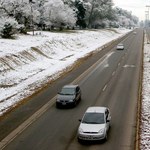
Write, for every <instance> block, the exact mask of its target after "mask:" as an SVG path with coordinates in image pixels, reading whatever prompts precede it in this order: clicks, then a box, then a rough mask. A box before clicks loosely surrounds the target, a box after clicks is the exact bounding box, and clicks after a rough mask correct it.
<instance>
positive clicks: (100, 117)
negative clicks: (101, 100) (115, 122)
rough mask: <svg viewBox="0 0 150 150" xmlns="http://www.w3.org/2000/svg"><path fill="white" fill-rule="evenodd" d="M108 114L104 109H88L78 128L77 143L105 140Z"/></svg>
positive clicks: (107, 110)
mask: <svg viewBox="0 0 150 150" xmlns="http://www.w3.org/2000/svg"><path fill="white" fill-rule="evenodd" d="M110 120H111V116H110V112H109V109H108V108H106V107H89V108H88V109H87V110H86V112H85V114H84V116H83V118H82V120H81V123H80V126H79V128H78V133H77V138H78V141H79V142H81V141H98V140H102V139H104V140H107V133H108V130H109V127H110Z"/></svg>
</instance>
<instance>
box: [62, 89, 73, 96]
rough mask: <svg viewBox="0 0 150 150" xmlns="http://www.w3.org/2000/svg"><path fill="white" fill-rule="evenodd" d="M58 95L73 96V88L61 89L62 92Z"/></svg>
mask: <svg viewBox="0 0 150 150" xmlns="http://www.w3.org/2000/svg"><path fill="white" fill-rule="evenodd" d="M60 94H63V95H74V94H75V89H74V88H62V90H61V91H60Z"/></svg>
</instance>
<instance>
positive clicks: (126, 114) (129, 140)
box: [3, 29, 143, 150]
mask: <svg viewBox="0 0 150 150" xmlns="http://www.w3.org/2000/svg"><path fill="white" fill-rule="evenodd" d="M122 43H123V44H124V46H125V49H124V50H116V46H115V45H113V46H109V47H108V48H106V50H105V51H104V52H103V54H102V52H101V54H100V55H97V57H98V56H99V59H98V61H97V62H96V63H95V64H93V65H91V66H89V67H88V70H87V71H85V72H84V73H81V75H80V76H79V77H77V78H76V79H73V78H72V76H74V75H75V74H76V73H75V74H74V75H72V76H68V78H65V79H64V80H63V81H62V82H61V81H60V82H61V83H62V84H63V83H65V84H68V83H72V82H73V83H74V84H79V85H80V87H81V90H82V100H81V102H80V103H79V104H78V105H77V106H76V107H75V108H71V109H57V108H56V107H55V98H53V99H52V100H51V104H50V105H48V108H47V110H46V111H45V112H44V113H43V114H42V116H41V117H39V118H38V119H37V120H36V121H34V122H33V123H32V124H31V125H30V126H29V127H28V128H26V129H25V130H24V131H23V132H22V133H20V134H19V135H18V136H17V137H16V138H14V139H13V140H12V141H11V142H10V143H8V145H6V146H5V147H4V150H84V149H85V150H99V149H101V150H134V148H135V136H136V121H137V107H138V106H137V105H138V100H139V99H138V98H139V95H138V94H139V86H140V77H141V74H142V48H143V30H142V29H136V34H134V33H131V34H129V35H128V36H127V37H126V38H125V39H124V40H123V41H122ZM93 57H94V56H93ZM95 57H96V56H95ZM91 62H92V60H91ZM83 67H84V66H83ZM71 79H72V80H71ZM53 84H54V87H55V86H56V85H57V83H53ZM55 84H56V85H55ZM59 89H60V87H59ZM57 90H58V89H57ZM54 93H56V91H55V92H54ZM52 96H55V95H54V94H52ZM47 99H49V100H50V98H48V97H47ZM88 106H107V107H109V109H110V112H111V117H112V120H111V129H110V131H109V134H108V141H106V142H100V143H94V144H80V143H78V141H77V137H76V134H77V129H78V125H79V121H78V120H79V119H81V117H82V115H83V113H84V112H85V110H86V109H87V107H88ZM3 142H5V141H3Z"/></svg>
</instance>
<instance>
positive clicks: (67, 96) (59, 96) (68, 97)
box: [57, 94, 75, 100]
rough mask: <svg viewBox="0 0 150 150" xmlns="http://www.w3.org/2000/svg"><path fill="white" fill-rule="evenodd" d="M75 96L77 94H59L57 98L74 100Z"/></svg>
mask: <svg viewBox="0 0 150 150" xmlns="http://www.w3.org/2000/svg"><path fill="white" fill-rule="evenodd" d="M74 98H75V95H61V94H58V95H57V100H73V99H74Z"/></svg>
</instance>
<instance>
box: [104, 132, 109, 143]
mask: <svg viewBox="0 0 150 150" xmlns="http://www.w3.org/2000/svg"><path fill="white" fill-rule="evenodd" d="M107 138H108V137H107V132H106V134H105V138H104V141H107Z"/></svg>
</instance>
